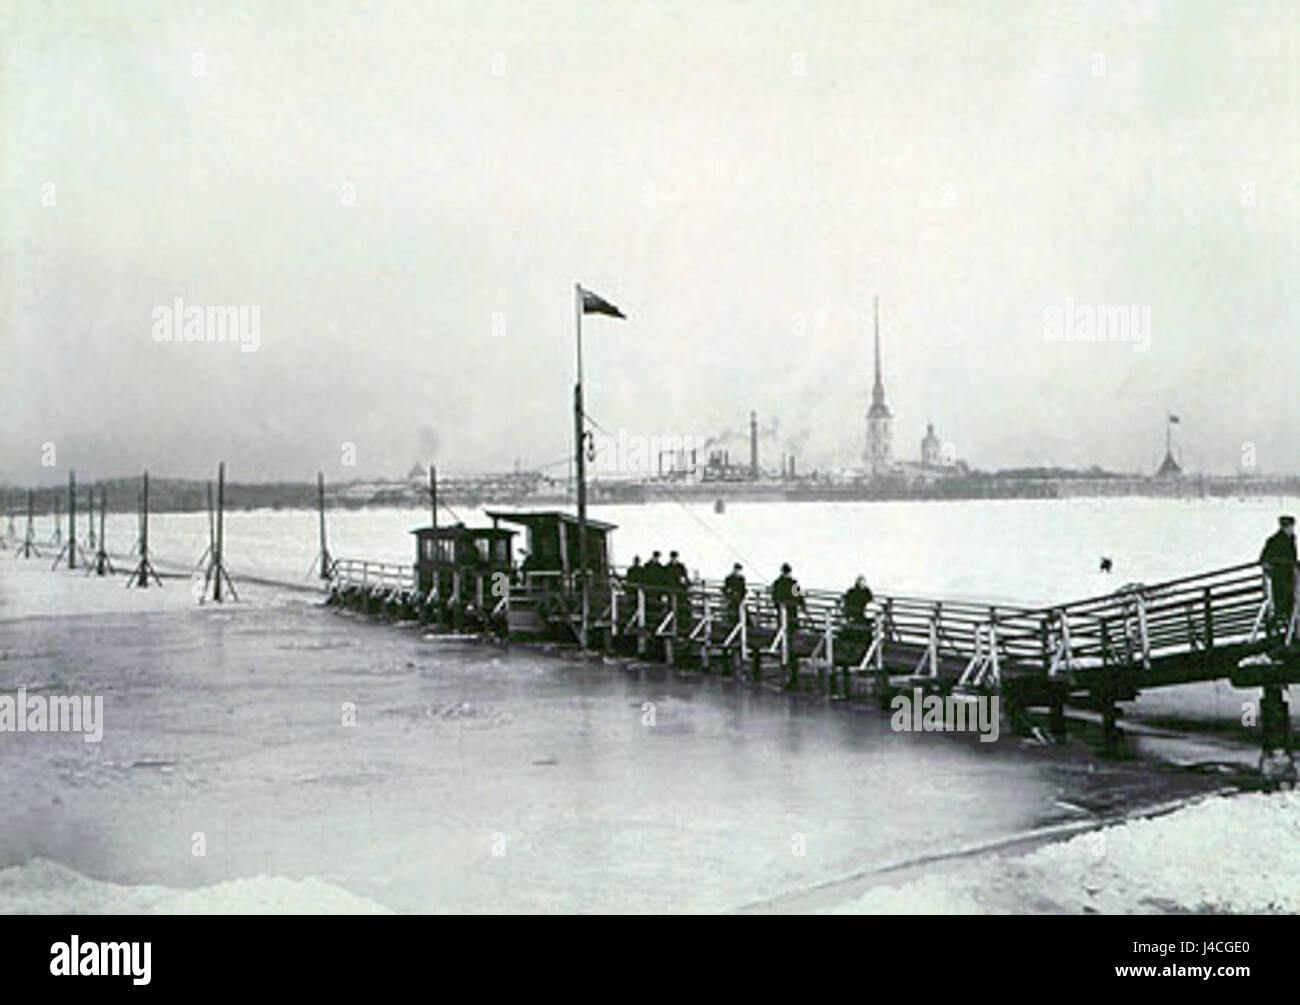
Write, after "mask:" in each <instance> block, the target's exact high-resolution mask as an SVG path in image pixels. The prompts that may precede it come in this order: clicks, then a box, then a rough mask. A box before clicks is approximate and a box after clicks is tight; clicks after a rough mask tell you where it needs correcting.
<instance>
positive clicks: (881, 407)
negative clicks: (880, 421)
mask: <svg viewBox="0 0 1300 1005" xmlns="http://www.w3.org/2000/svg"><path fill="white" fill-rule="evenodd" d="M875 318H876V379H875V383H873V384H872V385H871V412H870V413H869V414H870V415H871V416H874V417H883V418H886V419H887V418H889V406H888V405H886V404H885V379H884V377H883V376H882V375H881V369H880V297H878V296H877V297H876V298H875Z"/></svg>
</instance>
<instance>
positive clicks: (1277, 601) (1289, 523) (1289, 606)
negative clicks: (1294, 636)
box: [1259, 516, 1296, 638]
mask: <svg viewBox="0 0 1300 1005" xmlns="http://www.w3.org/2000/svg"><path fill="white" fill-rule="evenodd" d="M1277 523H1278V529H1277V531H1276V532H1274V534H1273V536H1272V537H1270V538H1269V539H1268V540H1267V541H1265V542H1264V550H1263V551H1261V552H1260V553H1259V562H1260V564H1261V565H1262V566H1264V571H1265V572H1267V573H1268V579H1269V582H1270V583H1271V584H1272V586H1273V627H1274V629H1275V630H1277V631H1279V632H1280V633H1281V635H1282V637H1283V638H1286V635H1287V632H1288V630H1289V628H1290V625H1291V616H1292V613H1293V611H1294V609H1295V573H1296V568H1295V565H1296V553H1295V517H1293V516H1280V517H1278V518H1277Z"/></svg>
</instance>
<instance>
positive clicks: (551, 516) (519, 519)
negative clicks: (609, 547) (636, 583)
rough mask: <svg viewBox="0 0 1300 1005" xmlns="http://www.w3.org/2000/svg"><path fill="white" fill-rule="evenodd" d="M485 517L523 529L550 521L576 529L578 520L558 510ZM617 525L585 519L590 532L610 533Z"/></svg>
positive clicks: (492, 513)
mask: <svg viewBox="0 0 1300 1005" xmlns="http://www.w3.org/2000/svg"><path fill="white" fill-rule="evenodd" d="M487 515H488V516H490V517H491V518H492V519H493V520H504V521H506V522H507V523H518V524H523V525H524V526H525V527H531V526H533V525H534V524H539V523H547V522H551V521H556V522H563V523H566V524H568V525H570V526H574V527H576V526H577V524H578V518H577V517H576V516H575V515H574V514H572V513H566V512H564V511H563V510H558V509H540V510H526V511H523V512H506V511H504V510H487ZM617 526H618V525H617V524H613V523H606V522H605V521H604V520H593V519H591V517H587V527H588V529H590V530H599V531H610V530H614V529H615V528H616V527H617Z"/></svg>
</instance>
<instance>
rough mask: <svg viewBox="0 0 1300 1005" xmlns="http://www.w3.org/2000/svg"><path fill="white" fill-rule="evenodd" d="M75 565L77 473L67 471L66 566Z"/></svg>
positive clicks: (73, 566) (73, 567)
mask: <svg viewBox="0 0 1300 1005" xmlns="http://www.w3.org/2000/svg"><path fill="white" fill-rule="evenodd" d="M76 567H77V473H76V472H75V471H69V472H68V568H69V569H75V568H76Z"/></svg>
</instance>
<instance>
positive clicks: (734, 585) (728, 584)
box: [722, 562, 745, 625]
mask: <svg viewBox="0 0 1300 1005" xmlns="http://www.w3.org/2000/svg"><path fill="white" fill-rule="evenodd" d="M742 568H743V567H742V566H741V564H740V563H739V562H737V563H736V564H735V565H733V566H732V567H731V574H730V575H729V576H727V578H726V579H724V580H723V581H722V599H723V600H725V601H726V604H727V615H728V617H730V619H731V624H732V625H738V624H740V605H741V604H742V603H744V601H745V575H744V573H743V572H742V571H741V569H742Z"/></svg>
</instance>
